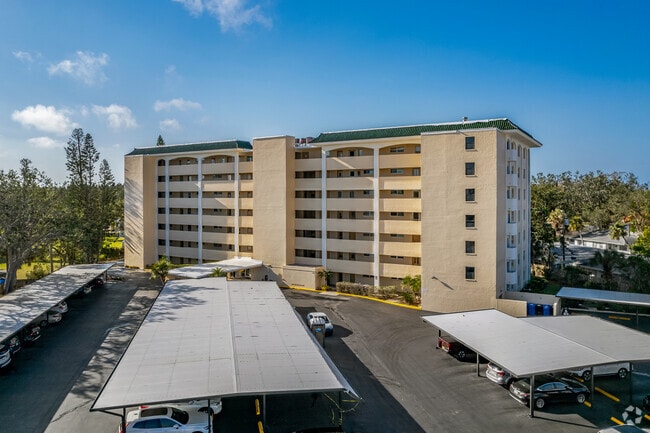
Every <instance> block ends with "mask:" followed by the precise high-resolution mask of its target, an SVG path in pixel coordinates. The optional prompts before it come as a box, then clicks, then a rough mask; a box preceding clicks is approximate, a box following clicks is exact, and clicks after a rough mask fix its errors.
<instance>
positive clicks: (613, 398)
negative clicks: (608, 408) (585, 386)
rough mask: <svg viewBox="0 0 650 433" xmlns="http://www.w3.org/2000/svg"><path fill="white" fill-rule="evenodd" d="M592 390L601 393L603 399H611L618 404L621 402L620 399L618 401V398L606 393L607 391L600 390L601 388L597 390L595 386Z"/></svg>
mask: <svg viewBox="0 0 650 433" xmlns="http://www.w3.org/2000/svg"><path fill="white" fill-rule="evenodd" d="M594 390H595V391H598V392H599V393H601V394H602V395H604V396H605V397H608V398H611V399H612V400H614V401H615V402H616V403H620V402H621V399H620V398H618V397H616V396H615V395H612V394H610V393H608V392H607V391H605V390H604V389H602V388H598V387H597V386H596V387H594Z"/></svg>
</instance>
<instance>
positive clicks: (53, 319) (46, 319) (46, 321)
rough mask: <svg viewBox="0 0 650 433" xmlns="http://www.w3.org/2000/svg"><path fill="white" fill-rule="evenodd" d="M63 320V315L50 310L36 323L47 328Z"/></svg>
mask: <svg viewBox="0 0 650 433" xmlns="http://www.w3.org/2000/svg"><path fill="white" fill-rule="evenodd" d="M61 319H63V316H62V315H61V313H57V312H56V311H52V310H48V311H47V312H45V313H43V314H41V315H40V316H39V317H38V319H36V320H35V321H34V323H38V324H39V326H40V327H41V328H45V327H46V326H47V325H50V324H52V323H59V322H60V321H61Z"/></svg>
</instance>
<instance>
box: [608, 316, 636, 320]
mask: <svg viewBox="0 0 650 433" xmlns="http://www.w3.org/2000/svg"><path fill="white" fill-rule="evenodd" d="M607 318H608V319H617V320H632V318H630V317H623V316H607Z"/></svg>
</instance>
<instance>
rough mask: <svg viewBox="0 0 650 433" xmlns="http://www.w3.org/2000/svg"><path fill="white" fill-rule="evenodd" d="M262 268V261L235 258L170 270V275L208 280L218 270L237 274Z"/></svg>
mask: <svg viewBox="0 0 650 433" xmlns="http://www.w3.org/2000/svg"><path fill="white" fill-rule="evenodd" d="M260 266H262V261H261V260H254V259H251V258H250V257H234V258H232V259H228V260H221V261H219V262H214V263H203V264H200V265H193V266H183V267H182V268H175V269H172V270H170V271H169V273H168V275H170V276H173V277H178V278H207V277H209V276H210V274H211V273H212V271H214V270H215V269H217V268H219V269H221V270H222V271H224V272H237V271H243V270H245V269H253V268H259V267H260Z"/></svg>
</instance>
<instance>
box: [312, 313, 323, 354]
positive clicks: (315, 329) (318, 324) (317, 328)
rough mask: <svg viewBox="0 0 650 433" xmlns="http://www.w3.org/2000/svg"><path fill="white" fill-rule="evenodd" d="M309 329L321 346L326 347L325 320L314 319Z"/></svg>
mask: <svg viewBox="0 0 650 433" xmlns="http://www.w3.org/2000/svg"><path fill="white" fill-rule="evenodd" d="M309 329H311V332H312V333H313V334H314V336H315V337H316V340H317V341H318V342H319V343H320V345H321V346H323V347H325V319H323V318H321V317H314V318H313V319H311V320H310V322H309Z"/></svg>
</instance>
